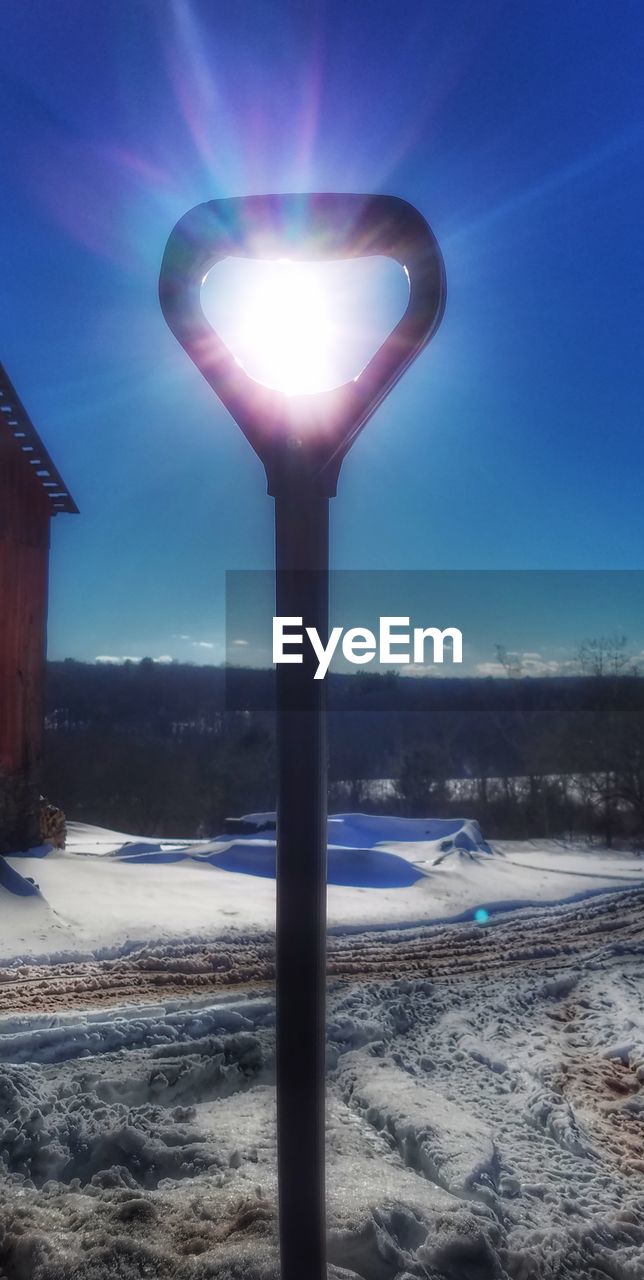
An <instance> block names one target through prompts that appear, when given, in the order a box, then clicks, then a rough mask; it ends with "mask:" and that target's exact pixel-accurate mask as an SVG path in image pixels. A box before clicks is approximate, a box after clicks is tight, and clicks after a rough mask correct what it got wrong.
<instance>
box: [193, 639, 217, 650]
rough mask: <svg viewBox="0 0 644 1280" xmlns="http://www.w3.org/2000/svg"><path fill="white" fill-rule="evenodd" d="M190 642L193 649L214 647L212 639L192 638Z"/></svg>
mask: <svg viewBox="0 0 644 1280" xmlns="http://www.w3.org/2000/svg"><path fill="white" fill-rule="evenodd" d="M192 644H193V647H194V648H195V649H214V647H215V646H214V644H213V642H212V640H193V642H192Z"/></svg>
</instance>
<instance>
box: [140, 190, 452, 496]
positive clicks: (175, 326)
mask: <svg viewBox="0 0 644 1280" xmlns="http://www.w3.org/2000/svg"><path fill="white" fill-rule="evenodd" d="M378 254H381V255H383V256H386V257H390V258H394V259H395V260H396V261H397V262H399V263H400V264H401V266H403V267H404V268H405V270H406V272H407V276H408V279H409V302H408V305H407V309H406V311H405V313H404V315H403V316H402V318H401V320H400V321H399V322H398V324H397V325H396V327H395V328H394V329H393V330H392V332H391V333H390V334H389V336H388V337H387V338H386V339H385V341H384V342H383V343H382V345H381V346H380V347H379V349H378V351H377V352H376V353H375V355H374V356H372V358H371V360H370V361H369V363H368V364H367V365H366V366H365V368H364V369H363V370H362V372H361V373H360V375H359V376H358V377H357V378H356V379H355V380H354V381H351V382H347V383H345V384H344V385H343V386H340V387H336V388H334V389H333V390H331V391H322V392H317V393H313V394H305V395H292V396H291V395H286V394H285V393H284V392H281V391H276V390H274V389H272V388H269V387H265V386H262V385H261V384H260V383H258V382H255V381H254V380H253V379H252V378H250V377H249V376H248V374H246V373H245V372H244V370H243V369H242V368H241V367H240V365H238V364H237V362H236V360H235V358H234V356H233V355H232V353H231V352H230V350H229V349H228V347H227V346H226V345H225V344H224V343H223V342H222V340H221V338H220V337H219V336H218V334H217V333H216V332H215V331H214V330H213V328H212V326H211V325H210V324H209V323H208V321H207V320H206V317H205V315H204V313H203V310H202V306H201V286H202V283H203V280H204V277H205V276H206V274H207V273H208V271H209V270H210V269H211V268H212V267H213V266H215V264H216V263H217V262H221V260H222V259H223V258H227V257H243V258H263V259H270V258H273V259H275V258H291V259H293V258H295V259H304V260H309V261H310V260H312V259H332V258H335V259H337V258H355V257H368V256H374V255H378ZM159 297H160V301H161V308H162V311H163V314H164V316H165V319H166V321H167V323H168V325H169V327H170V329H171V330H172V332H173V333H174V335H175V337H176V338H177V339H178V341H179V342H180V343H181V345H182V346H183V347H184V349H185V350H186V351H187V353H188V355H189V356H190V357H191V359H192V360H193V361H194V363H195V364H196V365H197V368H198V369H199V370H200V371H201V373H202V374H203V376H204V377H205V378H206V380H207V381H208V382H209V383H210V385H211V387H212V388H213V390H214V391H216V393H217V395H218V396H219V398H220V399H221V400H222V402H223V404H224V405H225V406H226V408H227V409H228V410H229V412H230V413H231V414H232V416H233V418H234V419H235V420H236V422H237V423H238V424H239V426H240V427H241V429H242V431H243V432H244V434H245V435H246V437H247V439H248V440H249V441H250V443H251V445H252V446H253V448H254V449H255V451H256V452H257V453H258V454H259V456H260V458H261V459H262V461H263V463H264V465H265V467H266V472H267V475H268V482H269V492H271V493H277V492H279V491H280V489H281V487H283V485H284V484H286V483H288V482H289V479H291V480H292V476H293V472H294V470H295V471H296V472H297V474H298V475H299V476H301V477H302V478H304V477H305V476H308V477H309V478H310V479H311V481H312V482H313V486H314V488H315V489H316V490H317V492H319V493H321V494H326V495H327V496H332V495H333V494H334V493H335V487H336V483H337V477H338V472H339V469H340V465H341V462H342V458H343V457H344V455H345V453H346V452H347V451H348V449H349V448H350V447H351V444H352V443H353V441H354V439H355V437H356V436H357V434H358V432H359V431H361V430H362V428H363V426H364V425H365V423H366V422H367V421H368V419H369V418H370V417H371V415H372V413H374V411H375V410H376V409H377V407H378V405H379V404H380V403H381V401H382V400H383V399H384V398H385V396H386V395H387V394H388V392H389V391H390V390H391V388H392V387H393V386H394V384H395V383H396V382H397V381H398V379H399V378H400V377H401V376H402V374H403V373H404V371H405V369H406V368H407V367H408V365H409V364H411V362H412V360H414V359H415V357H416V356H417V355H418V354H419V352H420V351H422V349H423V347H424V346H425V345H426V344H427V342H429V340H430V338H431V337H432V335H433V334H434V333H435V332H436V330H437V328H438V326H439V324H440V321H441V318H442V315H443V312H444V309H445V298H446V281H445V268H444V265H443V259H442V256H441V252H440V249H439V247H438V243H437V241H436V239H435V237H434V235H433V233H432V231H431V229H430V227H429V226H428V224H427V222H426V221H425V219H424V218H423V217H422V215H421V214H420V213H419V212H418V210H417V209H415V208H414V207H413V205H410V204H408V203H407V201H405V200H401V199H399V198H398V197H397V196H382V195H372V196H369V195H333V194H328V193H325V194H309V195H266V196H242V197H236V198H232V199H227V200H210V201H208V202H207V203H205V204H200V205H197V206H196V207H195V208H194V209H191V210H190V211H189V212H188V213H187V214H185V216H184V217H183V218H181V219H180V221H179V222H178V223H177V225H176V226H175V228H174V230H173V231H172V233H171V235H170V238H169V240H168V243H167V246H166V250H165V253H164V257H163V263H162V266H161V275H160V280H159Z"/></svg>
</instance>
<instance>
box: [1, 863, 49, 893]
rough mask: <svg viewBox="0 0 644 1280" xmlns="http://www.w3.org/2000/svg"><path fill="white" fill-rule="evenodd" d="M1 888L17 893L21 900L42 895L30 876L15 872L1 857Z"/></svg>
mask: <svg viewBox="0 0 644 1280" xmlns="http://www.w3.org/2000/svg"><path fill="white" fill-rule="evenodd" d="M0 888H2V889H6V890H7V891H8V892H9V893H15V894H16V895H17V896H18V897H19V898H33V897H37V896H38V895H39V893H40V890H39V888H38V885H37V884H35V882H34V881H33V880H32V879H31V878H30V877H29V876H22V875H21V874H20V872H19V871H15V870H14V868H13V867H10V866H9V863H8V862H6V861H5V859H4V858H3V857H0Z"/></svg>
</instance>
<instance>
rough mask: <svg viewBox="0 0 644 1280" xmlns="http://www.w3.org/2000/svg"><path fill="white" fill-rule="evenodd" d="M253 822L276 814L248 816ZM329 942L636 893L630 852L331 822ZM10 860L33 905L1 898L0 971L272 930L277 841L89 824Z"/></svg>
mask: <svg viewBox="0 0 644 1280" xmlns="http://www.w3.org/2000/svg"><path fill="white" fill-rule="evenodd" d="M251 816H252V817H253V818H254V819H255V820H256V821H257V823H258V825H261V824H262V823H263V822H264V821H265V820H272V819H273V820H274V815H271V814H268V815H263V814H259V815H251ZM329 840H330V843H329V864H330V867H331V875H332V878H334V879H335V883H330V884H329V890H328V916H329V929H330V931H331V932H343V931H352V930H356V931H362V930H365V929H379V928H389V927H392V926H397V927H411V926H414V925H425V924H429V923H437V922H441V921H446V920H453V921H458V920H472V919H474V918H475V915H476V913H477V912H478V913H479V914H478V919H480V920H484V919H486V918H487V917H492V918H494V917H495V916H496V915H498V914H499V913H502V912H504V911H507V910H511V909H517V908H518V907H523V908H531V907H535V906H537V907H538V906H541V905H543V904H545V903H558V902H559V903H561V902H565V901H573V900H577V899H578V900H583V899H584V898H585V897H589V896H592V895H593V894H596V893H602V892H606V891H607V890H612V891H619V890H626V889H629V888H633V887H635V886H637V885H642V884H644V862H643V860H642V859H641V858H639V857H637V856H636V855H634V854H632V853H627V852H622V853H618V852H614V851H612V850H606V849H597V848H591V847H587V846H584V845H581V844H579V845H570V846H564V845H561V844H558V843H556V842H554V841H550V842H546V841H541V842H537V841H534V842H523V843H521V842H519V843H510V842H498V843H495V844H494V847H493V848H491V847H490V845H488V844H487V842H486V841H485V840H484V838H483V836H482V835H481V832H480V830H479V828H478V825H477V824H476V823H474V822H473V821H471V820H467V819H463V820H460V821H449V822H445V823H441V822H440V821H439V820H436V819H433V820H431V819H428V820H424V819H402V818H383V817H380V816H373V815H364V814H343V815H337V816H334V817H333V818H331V819H330V820H329ZM36 854H37V856H22V855H21V856H18V855H16V856H12V857H10V858H7V859H6V865H7V870H8V871H9V872H11V873H12V874H13V873H17V875H18V876H20V877H22V878H23V879H24V878H25V877H31V878H32V879H33V881H35V882H36V884H37V885H38V886H39V889H40V896H39V897H36V898H32V899H30V900H29V901H28V902H27V901H24V902H23V903H22V904H21V907H20V909H19V910H18V909H17V907H16V903H15V900H14V899H13V898H12V895H11V894H10V893H9V892H7V891H6V890H5V891H3V889H2V888H1V887H0V962H2V963H10V962H12V961H13V962H19V961H21V960H26V959H29V958H34V957H38V956H41V955H45V954H50V955H56V956H58V957H63V956H68V957H69V956H73V955H92V954H98V953H101V954H102V953H105V952H106V951H108V950H110V949H113V950H114V949H117V948H123V947H127V946H130V945H134V944H136V943H139V942H144V941H160V942H162V941H165V940H170V939H177V938H185V939H188V938H213V937H217V936H220V935H222V934H227V933H230V932H233V933H237V934H239V933H243V934H248V933H252V932H260V933H261V932H265V931H270V930H272V929H273V928H274V920H275V885H274V880H273V876H274V858H275V846H274V839H272V838H271V837H270V833H269V834H268V835H267V834H266V832H264V834H262V835H258V836H257V837H244V838H242V839H230V838H220V839H217V840H214V841H193V842H186V841H177V840H174V841H171V840H144V839H141V837H137V836H133V835H128V834H127V833H124V832H109V831H105V830H103V829H101V828H97V827H90V826H86V825H83V824H74V823H72V824H71V826H70V833H69V838H68V844H67V849H66V850H65V851H52V852H50V853H49V855H48V856H46V857H43V856H42V851H41V850H38V851H36ZM481 913H485V916H484V915H482V914H481Z"/></svg>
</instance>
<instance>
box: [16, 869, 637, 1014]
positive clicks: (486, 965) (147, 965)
mask: <svg viewBox="0 0 644 1280" xmlns="http://www.w3.org/2000/svg"><path fill="white" fill-rule="evenodd" d="M643 942H644V892H643V891H641V890H640V891H636V892H633V893H623V894H621V893H620V894H606V895H605V896H603V897H598V898H597V899H594V900H592V901H591V902H588V901H586V902H584V903H582V904H573V905H568V906H566V907H554V908H553V907H550V908H545V909H542V910H531V911H529V912H517V913H515V914H511V915H507V916H504V917H503V918H502V919H499V920H498V921H495V922H494V923H489V924H487V925H484V926H481V925H475V924H458V925H453V924H452V925H443V926H430V927H413V928H408V929H392V930H386V931H382V932H380V931H379V932H375V933H361V934H342V935H331V936H330V937H329V954H328V967H327V971H328V975H329V980H330V983H331V984H335V983H337V982H342V981H343V980H347V979H350V980H351V981H354V982H355V981H360V980H362V979H365V980H373V979H374V978H382V979H386V978H393V977H400V976H401V975H405V976H407V977H410V978H429V979H431V980H432V981H434V982H452V981H455V982H460V981H462V980H466V979H467V978H468V977H471V976H473V975H476V976H479V977H480V976H483V975H485V974H489V975H491V976H492V975H495V976H498V975H501V974H502V973H503V971H504V970H507V969H510V968H511V969H512V971H513V972H518V971H520V970H522V969H524V968H526V967H530V968H534V967H535V966H538V967H539V968H540V969H541V970H543V972H544V973H547V972H548V971H550V970H553V971H554V970H556V971H557V972H558V973H559V972H560V971H561V967H562V963H563V964H564V965H566V964H568V965H573V964H574V963H575V960H576V958H578V957H583V958H584V959H585V960H586V961H588V959H589V958H591V957H592V955H593V953H594V954H596V956H597V958H599V957H601V956H607V955H609V954H615V953H619V954H623V955H626V954H628V953H629V952H630V951H633V952H636V951H637V950H638V949H639V948H641V946H642V944H643ZM274 974H275V967H274V939H273V937H272V936H271V935H267V934H265V933H262V934H257V935H254V936H252V935H251V936H244V937H235V936H232V937H231V936H227V937H221V938H218V939H213V940H212V941H209V942H204V941H203V940H200V941H195V942H177V943H162V944H150V943H148V944H145V945H142V946H140V947H134V948H133V949H132V950H131V951H129V952H128V953H127V954H121V955H115V956H113V957H111V958H110V957H108V958H101V959H99V958H93V959H79V960H69V959H66V960H65V961H64V962H62V963H48V964H45V963H25V964H21V965H17V966H14V965H11V966H5V967H4V968H0V1015H2V1014H7V1013H18V1012H24V1013H28V1012H30V1011H35V1010H38V1011H39V1012H52V1013H53V1012H55V1011H56V1010H58V1009H72V1008H87V1007H88V1005H91V1006H99V1007H108V1006H110V1005H114V1004H119V1003H123V1002H124V1001H129V1002H132V1003H138V1002H139V1001H145V1000H149V999H151V998H152V999H154V998H161V997H163V996H166V995H168V996H170V995H176V996H182V995H183V996H192V995H208V994H210V993H217V992H221V991H226V990H228V991H230V990H235V991H240V992H241V991H245V990H248V989H254V988H257V987H260V988H261V987H263V988H265V987H267V986H269V985H270V984H272V982H273V980H274Z"/></svg>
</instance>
